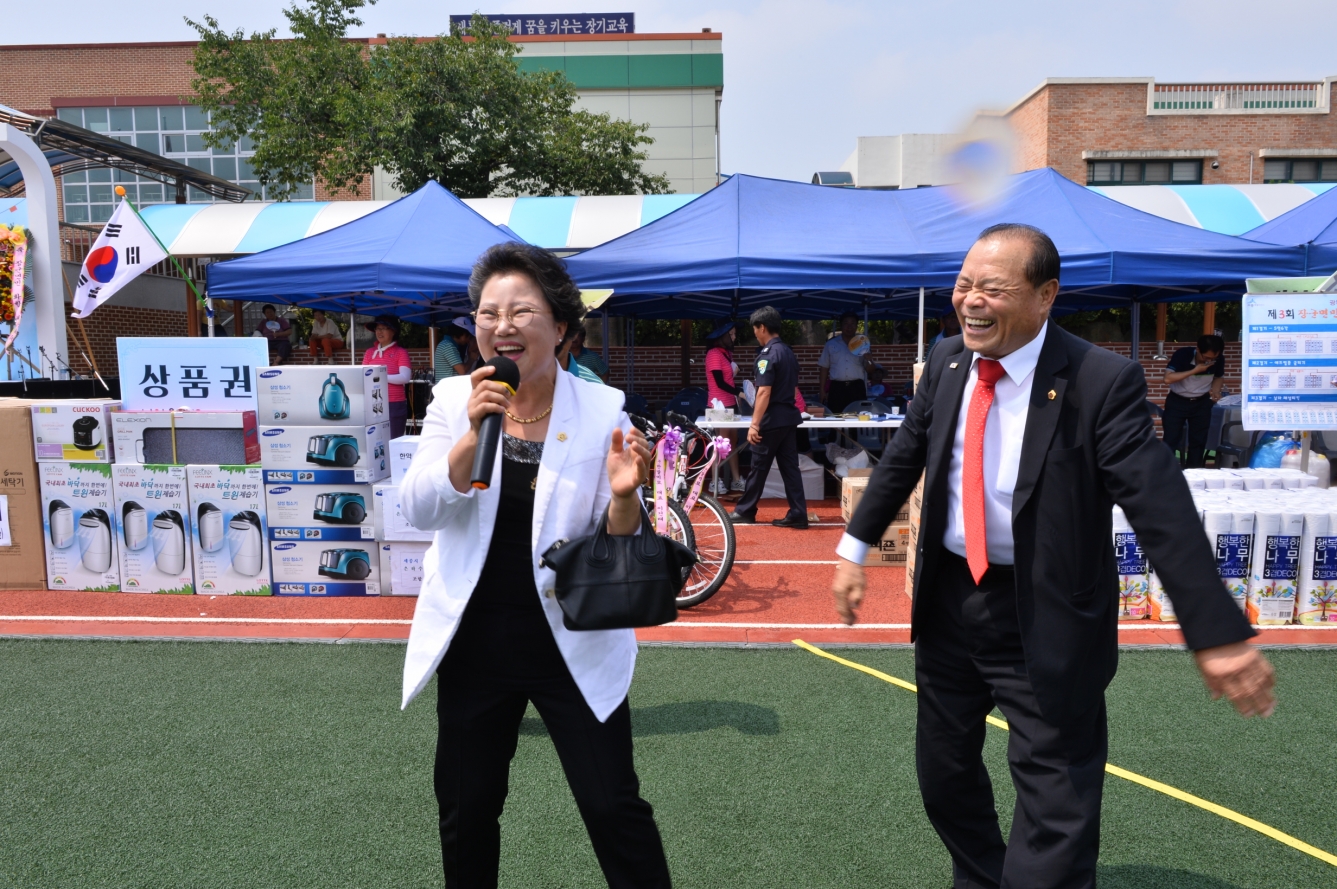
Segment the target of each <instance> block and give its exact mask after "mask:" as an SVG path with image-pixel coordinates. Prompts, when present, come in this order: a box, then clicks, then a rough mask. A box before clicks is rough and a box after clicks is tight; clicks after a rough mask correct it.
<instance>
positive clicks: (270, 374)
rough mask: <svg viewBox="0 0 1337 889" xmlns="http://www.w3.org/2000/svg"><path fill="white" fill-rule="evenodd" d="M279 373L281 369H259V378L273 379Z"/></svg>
mask: <svg viewBox="0 0 1337 889" xmlns="http://www.w3.org/2000/svg"><path fill="white" fill-rule="evenodd" d="M281 373H283V371H281V370H262V371H260V379H262V380H269V379H273V378H274V377H276V376H278V375H279V374H281Z"/></svg>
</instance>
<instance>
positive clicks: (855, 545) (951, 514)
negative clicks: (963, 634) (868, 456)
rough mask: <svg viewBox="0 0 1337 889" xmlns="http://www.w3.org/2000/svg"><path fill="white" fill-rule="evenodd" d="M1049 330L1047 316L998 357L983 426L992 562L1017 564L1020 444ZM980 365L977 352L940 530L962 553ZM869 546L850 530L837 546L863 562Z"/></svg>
mask: <svg viewBox="0 0 1337 889" xmlns="http://www.w3.org/2000/svg"><path fill="white" fill-rule="evenodd" d="M1048 330H1049V322H1048V321H1046V322H1045V323H1044V325H1043V326H1042V327H1041V328H1040V332H1039V333H1038V334H1036V336H1035V338H1034V339H1033V340H1031V341H1030V342H1029V343H1027V344H1026V345H1024V346H1022V347H1021V348H1020V349H1017V350H1016V351H1015V352H1013V353H1012V354H1010V355H1007V356H1006V357H1004V358H1001V359H999V363H1000V364H1002V365H1003V371H1004V375H1003V377H1002V378H1000V379H999V380H998V382H997V383H995V384H994V396H993V404H992V405H990V407H989V418H988V420H987V421H986V422H985V426H984V534H985V538H986V541H987V543H988V546H989V564H991V565H1011V564H1012V563H1013V558H1014V556H1013V549H1014V544H1013V540H1012V492H1013V491H1014V490H1015V489H1016V487H1017V469H1018V467H1019V465H1020V464H1021V443H1022V439H1023V437H1024V434H1025V432H1026V415H1027V414H1028V413H1030V401H1031V383H1032V382H1033V381H1034V379H1035V365H1036V364H1037V363H1039V361H1040V350H1041V349H1042V348H1043V347H1044V342H1045V333H1046V332H1047V331H1048ZM978 365H979V355H975V356H974V357H973V359H972V360H971V363H970V374H969V376H968V377H967V378H966V388H965V392H964V393H963V394H962V396H961V409H960V411H959V412H958V413H957V417H956V438H955V439H954V441H953V442H952V465H951V467H950V468H949V469H948V470H947V530H946V532H945V533H944V534H943V535H942V545H943V546H945V547H947V549H949V550H951V551H952V552H954V553H956V554H957V555H958V556H961V557H963V558H964V557H965V554H966V516H965V511H964V510H963V509H962V508H961V472H962V465H963V462H964V455H965V449H966V417H967V415H968V414H969V413H970V399H971V396H972V395H973V394H974V392H975V382H976V380H978V379H979V370H978ZM869 546H870V544H868V543H866V542H864V541H862V540H857V539H856V538H853V537H851V536H850V535H849V534H846V535H845V536H844V537H842V538H841V540H840V545H839V546H837V547H836V555H838V556H840V557H841V558H842V559H848V560H850V561H851V562H857V563H859V564H863V560H864V556H866V555H867V554H868V548H869Z"/></svg>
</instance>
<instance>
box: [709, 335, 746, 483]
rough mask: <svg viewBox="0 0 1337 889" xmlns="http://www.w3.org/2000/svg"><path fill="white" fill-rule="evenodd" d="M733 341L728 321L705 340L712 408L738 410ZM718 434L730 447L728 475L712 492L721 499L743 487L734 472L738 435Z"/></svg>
mask: <svg viewBox="0 0 1337 889" xmlns="http://www.w3.org/2000/svg"><path fill="white" fill-rule="evenodd" d="M736 339H738V330H737V328H735V327H734V322H733V321H732V319H731V320H729V321H726V322H724V323H723V324H721V325H720V326H719V327H716V328H715V329H714V330H712V331H711V332H710V336H709V337H707V338H706V342H707V343H709V344H710V345H709V348H708V349H706V399H707V402H708V403H709V404H710V405H711V406H712V407H713V406H714V404H715V402H716V401H718V402H719V403H720V404H722V405H724V406H725V407H731V408H734V409H737V407H738V396H739V394H740V393H741V392H742V391H743V390H742V389H741V388H739V387H738V386H735V385H734V374H736V373H738V365H737V364H735V363H734V360H733V344H734V340H736ZM719 434H720V435H722V436H724V437H725V438H727V439H729V443H730V444H731V445H733V447H732V448H731V449H730V451H729V460H728V462H727V463H726V466H727V468H728V472H727V473H726V474H725V478H722V479H720V480H719V486H718V487H717V488H716V489H715V490H714V491H713V492H712V493H714V494H715V495H716V496H722V495H724V494H727V493H729V491H730V490H733V491H736V492H738V493H740V494H741V493H742V492H743V489H744V488H745V487H746V485H745V484H744V483H743V476H742V473H741V472H739V470H738V432H737V431H736V430H734V429H721V430H720V433H719ZM726 479H732V481H733V484H732V485H730V484H729V483H728V481H726Z"/></svg>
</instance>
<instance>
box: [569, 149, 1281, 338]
mask: <svg viewBox="0 0 1337 889" xmlns="http://www.w3.org/2000/svg"><path fill="white" fill-rule="evenodd" d="M998 222H1024V223H1028V224H1030V225H1034V226H1037V227H1038V228H1041V229H1043V230H1044V231H1046V232H1047V233H1048V234H1049V235H1050V236H1051V237H1052V238H1053V239H1054V241H1055V243H1056V244H1057V245H1058V248H1059V252H1060V254H1061V255H1062V257H1063V276H1062V285H1063V290H1062V292H1061V294H1060V297H1059V300H1060V307H1061V308H1067V309H1068V310H1074V309H1084V308H1095V307H1107V306H1127V305H1130V304H1132V303H1135V302H1141V301H1158V300H1170V299H1184V298H1188V299H1193V298H1197V299H1201V298H1203V297H1202V296H1201V295H1200V294H1204V293H1213V292H1225V293H1239V292H1241V290H1242V289H1243V286H1244V279H1245V278H1246V277H1255V276H1264V275H1276V276H1278V277H1282V276H1287V275H1297V274H1300V273H1301V271H1300V270H1301V269H1302V268H1303V265H1304V256H1303V251H1302V250H1299V249H1296V248H1293V247H1284V246H1274V245H1265V244H1260V243H1257V242H1250V241H1245V240H1242V239H1240V238H1236V237H1231V236H1229V235H1221V234H1216V233H1214V232H1208V231H1203V230H1201V229H1197V228H1193V227H1191V226H1187V225H1181V224H1179V223H1176V222H1171V221H1169V220H1166V219H1162V218H1160V217H1158V216H1152V215H1150V214H1147V213H1143V212H1141V211H1139V210H1135V209H1133V208H1131V207H1128V206H1125V205H1124V204H1121V203H1118V202H1116V201H1112V200H1110V199H1108V198H1105V197H1103V196H1101V195H1099V194H1095V193H1093V192H1092V191H1090V190H1088V189H1086V188H1083V187H1082V186H1080V185H1077V184H1075V183H1073V182H1071V181H1069V180H1067V179H1065V178H1064V177H1062V176H1060V175H1059V174H1058V173H1056V172H1054V171H1053V170H1051V169H1044V170H1035V171H1032V172H1029V173H1022V174H1019V175H1016V176H1013V177H1011V180H1010V182H1009V183H1008V186H1007V188H1006V190H1005V192H1004V193H1003V195H1002V196H1001V197H1000V198H999V199H998V200H996V201H994V202H992V203H990V204H988V205H986V206H974V207H972V206H969V205H966V204H965V203H963V202H962V200H961V198H960V196H959V194H958V193H957V192H956V191H955V190H954V189H952V188H945V187H944V188H924V189H911V190H903V191H856V190H853V189H841V188H829V187H823V186H814V185H807V184H803V183H796V182H783V181H777V180H772V179H761V178H757V177H753V176H745V175H737V176H734V177H732V178H731V179H729V180H728V181H727V182H725V183H724V184H722V185H720V186H719V187H718V188H715V189H714V190H712V191H711V192H709V193H707V194H705V195H703V196H702V197H700V198H698V199H696V200H695V201H693V202H691V203H690V204H687V205H686V206H684V207H682V208H681V209H679V210H676V211H675V212H673V213H670V214H668V215H667V216H665V217H663V218H661V219H659V220H658V221H656V222H654V223H651V224H650V225H648V226H645V227H643V228H641V229H638V230H636V231H633V232H631V233H629V234H626V235H624V236H622V237H620V238H618V239H616V240H613V241H609V242H608V243H606V244H603V245H601V246H599V247H595V248H594V249H592V250H588V251H586V252H584V253H581V254H579V255H577V256H574V257H572V258H571V259H569V260H568V265H569V267H570V269H571V272H572V274H573V276H574V277H575V278H576V280H577V282H578V283H579V284H580V285H581V286H582V287H589V288H612V289H613V290H614V291H615V295H614V296H613V297H612V299H611V300H609V302H608V304H607V308H608V310H609V311H610V312H612V313H614V314H628V315H632V314H634V315H636V316H637V317H642V318H681V317H730V316H734V317H736V316H739V315H743V314H746V313H747V312H750V311H751V310H752V309H754V308H756V307H759V306H761V305H765V304H768V303H769V304H772V305H776V306H777V307H780V308H782V310H783V311H785V313H786V314H787V315H788V316H789V317H794V318H829V317H831V315H832V314H834V313H835V312H836V311H839V310H842V309H847V308H862V309H863V310H864V312H865V314H866V315H868V316H870V317H880V318H897V317H900V318H910V317H915V316H916V315H918V314H919V311H920V305H919V303H920V291H919V288H921V287H923V288H926V289H927V290H928V291H929V292H928V293H927V297H928V300H929V305H930V307H931V308H937V309H944V308H945V307H946V302H947V299H948V294H949V293H950V289H951V287H952V285H953V283H954V281H955V278H956V273H957V271H958V270H959V269H960V266H961V262H962V260H963V259H964V257H965V254H966V251H967V250H968V249H969V247H970V245H971V244H972V243H973V242H974V240H975V238H976V236H977V235H978V234H979V232H980V231H981V230H982V229H984V228H986V227H988V226H989V225H992V224H994V223H998Z"/></svg>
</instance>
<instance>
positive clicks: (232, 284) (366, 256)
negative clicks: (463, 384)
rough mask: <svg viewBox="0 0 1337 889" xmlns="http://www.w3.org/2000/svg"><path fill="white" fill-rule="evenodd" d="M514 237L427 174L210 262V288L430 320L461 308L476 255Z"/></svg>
mask: <svg viewBox="0 0 1337 889" xmlns="http://www.w3.org/2000/svg"><path fill="white" fill-rule="evenodd" d="M516 240H519V238H517V237H516V236H515V235H514V234H513V233H511V232H509V231H504V230H502V229H500V228H498V227H497V226H495V225H493V224H492V223H490V222H488V221H487V220H486V219H484V218H483V217H482V216H480V215H478V213H477V212H475V211H474V210H472V209H471V208H469V207H468V206H466V205H465V204H464V202H463V201H461V200H460V199H459V198H457V197H455V196H454V195H453V194H451V193H450V192H449V191H447V190H446V189H444V188H442V187H441V186H440V185H438V184H437V183H435V182H428V183H427V184H426V185H424V186H423V187H422V188H420V189H418V190H417V191H415V192H414V193H413V194H411V195H407V196H406V197H403V198H400V199H399V200H398V201H395V202H394V203H393V204H390V205H389V206H387V207H383V208H381V209H380V210H377V211H375V212H373V213H369V214H367V215H366V216H363V217H361V218H360V219H356V220H354V221H353V222H350V223H347V224H346V225H341V226H339V227H338V228H333V229H330V230H329V231H327V232H322V233H321V234H318V235H313V236H312V237H309V238H303V239H302V240H300V241H294V242H292V243H290V244H284V245H282V246H280V247H275V248H273V249H271V250H266V251H264V252H262V253H256V254H254V255H251V256H246V257H242V258H240V259H233V260H228V261H227V262H217V263H213V264H211V265H210V266H209V267H208V290H207V293H208V295H209V297H210V298H212V299H240V300H252V301H254V300H272V301H274V302H284V303H289V304H292V305H297V306H305V307H308V308H318V309H326V310H328V311H335V312H360V313H363V314H374V313H377V312H388V313H390V314H394V315H398V316H399V317H401V318H404V319H406V320H413V321H419V322H421V323H430V322H431V321H432V320H433V319H434V318H436V317H437V316H438V315H439V314H440V313H442V312H448V313H450V314H458V313H463V312H465V311H467V310H468V299H467V296H466V289H467V286H468V283H469V272H470V271H471V270H472V268H473V264H474V262H475V261H476V260H477V259H478V257H479V256H480V255H481V254H482V253H483V251H484V250H486V249H487V248H488V247H491V246H492V245H493V244H499V243H501V242H503V241H516Z"/></svg>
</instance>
